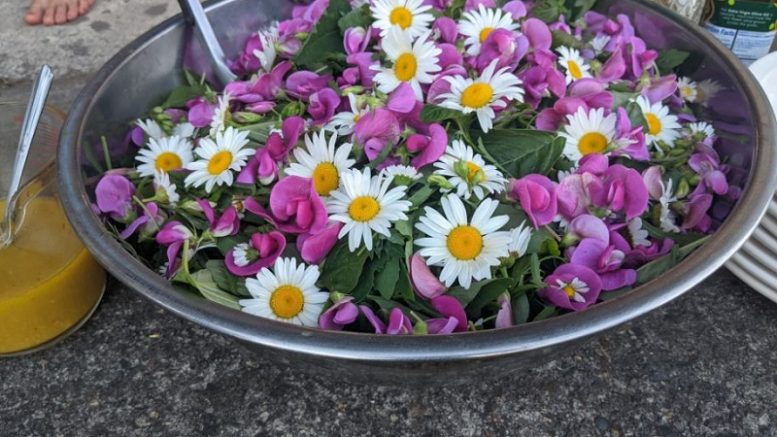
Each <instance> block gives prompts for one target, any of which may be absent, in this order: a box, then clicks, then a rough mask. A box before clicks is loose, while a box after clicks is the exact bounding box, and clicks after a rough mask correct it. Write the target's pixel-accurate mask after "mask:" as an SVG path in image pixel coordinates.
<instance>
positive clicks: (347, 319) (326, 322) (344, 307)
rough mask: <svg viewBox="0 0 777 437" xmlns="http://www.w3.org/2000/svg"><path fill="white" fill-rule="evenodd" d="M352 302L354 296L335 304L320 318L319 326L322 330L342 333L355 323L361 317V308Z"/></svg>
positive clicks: (345, 297) (344, 298)
mask: <svg viewBox="0 0 777 437" xmlns="http://www.w3.org/2000/svg"><path fill="white" fill-rule="evenodd" d="M352 301H353V296H344V297H343V298H341V299H340V300H338V301H337V302H335V304H334V305H332V306H331V307H329V308H328V309H327V310H326V311H324V312H323V313H322V314H321V316H320V317H319V318H318V326H319V327H320V328H322V329H329V330H332V331H341V330H342V329H343V328H345V326H346V325H350V324H351V323H353V322H355V321H356V318H357V317H358V316H359V308H358V307H357V306H356V305H355V304H354V303H353V302H352Z"/></svg>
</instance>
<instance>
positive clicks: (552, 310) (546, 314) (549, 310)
mask: <svg viewBox="0 0 777 437" xmlns="http://www.w3.org/2000/svg"><path fill="white" fill-rule="evenodd" d="M556 313H558V308H556V307H553V306H550V307H545V308H544V309H543V310H542V311H540V312H539V313H538V314H537V315H536V316H534V320H532V321H533V322H539V321H540V320H545V319H549V318H551V317H553V316H555V315H556Z"/></svg>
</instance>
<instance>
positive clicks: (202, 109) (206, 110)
mask: <svg viewBox="0 0 777 437" xmlns="http://www.w3.org/2000/svg"><path fill="white" fill-rule="evenodd" d="M186 107H187V108H189V113H188V115H187V116H186V118H187V120H189V123H191V124H192V126H194V127H197V128H200V127H205V126H210V122H211V121H212V120H213V113H214V111H215V110H216V104H215V103H210V102H208V101H207V100H205V98H204V97H197V98H196V99H192V100H189V101H188V102H186Z"/></svg>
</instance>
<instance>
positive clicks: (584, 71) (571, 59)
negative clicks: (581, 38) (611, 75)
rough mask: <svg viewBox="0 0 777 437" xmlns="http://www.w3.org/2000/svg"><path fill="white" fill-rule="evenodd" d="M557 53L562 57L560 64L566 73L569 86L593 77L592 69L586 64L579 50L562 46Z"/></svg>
mask: <svg viewBox="0 0 777 437" xmlns="http://www.w3.org/2000/svg"><path fill="white" fill-rule="evenodd" d="M557 51H558V53H559V55H561V57H560V58H559V60H558V63H559V65H561V67H562V68H563V69H564V70H565V71H566V77H567V84H570V83H572V82H574V81H576V80H578V79H582V78H584V77H591V73H590V70H591V67H590V66H589V65H588V64H586V63H585V60H583V57H582V56H580V52H579V51H578V50H577V49H573V48H571V47H565V46H561V47H559V48H558V49H557Z"/></svg>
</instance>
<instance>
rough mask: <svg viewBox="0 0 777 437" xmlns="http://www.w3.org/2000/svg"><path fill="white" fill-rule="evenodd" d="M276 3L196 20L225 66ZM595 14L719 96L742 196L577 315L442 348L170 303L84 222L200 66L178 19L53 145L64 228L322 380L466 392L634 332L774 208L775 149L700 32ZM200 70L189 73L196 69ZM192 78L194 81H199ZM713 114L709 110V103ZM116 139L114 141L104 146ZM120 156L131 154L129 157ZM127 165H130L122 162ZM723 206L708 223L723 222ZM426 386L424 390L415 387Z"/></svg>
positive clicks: (191, 312) (160, 300)
mask: <svg viewBox="0 0 777 437" xmlns="http://www.w3.org/2000/svg"><path fill="white" fill-rule="evenodd" d="M290 7H291V5H290V4H289V3H287V2H285V1H281V0H261V1H260V0H223V1H219V2H215V3H211V4H209V5H208V6H207V8H206V9H207V12H208V16H209V17H210V18H211V20H212V22H213V26H214V28H215V29H216V32H217V33H218V34H219V36H220V38H221V40H222V42H223V45H224V49H225V52H226V53H227V54H231V55H233V56H234V55H235V54H237V53H238V52H239V50H240V48H241V46H242V44H243V42H244V40H245V38H246V36H247V35H248V33H249V32H250V31H252V30H256V29H258V28H259V27H260V26H261V25H262V24H265V23H267V22H268V21H269V20H270V19H277V18H283V17H285V16H288V14H289V11H290ZM597 9H598V10H600V11H603V12H609V13H612V14H614V13H624V14H627V15H628V16H630V17H632V20H633V22H634V23H635V27H636V28H637V33H638V35H639V36H641V37H643V38H644V39H645V40H646V41H647V42H648V43H649V45H652V46H653V47H658V48H664V47H676V48H680V49H686V50H691V51H693V52H695V53H696V56H695V60H694V61H693V62H692V66H693V67H694V71H692V72H689V74H690V75H691V76H692V77H694V78H695V79H697V80H701V79H705V78H714V79H715V80H717V81H718V82H719V83H721V84H722V85H724V87H726V88H727V90H726V91H724V92H722V93H721V96H720V99H719V100H718V101H717V102H718V104H716V105H711V107H710V117H712V118H713V119H714V120H715V122H716V127H717V128H719V129H723V130H730V131H731V132H734V133H735V134H737V135H739V137H740V138H741V139H742V141H741V142H735V141H724V144H723V145H722V147H721V154H722V155H723V156H724V157H725V158H726V159H727V160H728V162H729V163H730V164H731V167H732V170H731V173H730V174H731V178H732V180H733V181H734V182H736V183H739V184H741V185H742V186H743V187H744V191H743V195H742V197H741V198H740V199H739V201H738V205H737V208H736V209H735V210H733V211H732V212H731V214H730V215H729V216H728V218H727V219H726V220H725V222H724V223H723V224H722V226H721V228H720V230H719V231H718V232H717V233H716V234H715V235H714V236H713V237H712V238H711V239H710V240H709V241H708V242H707V243H706V244H705V245H704V246H703V247H702V248H701V249H700V250H698V251H696V252H695V253H693V254H692V255H691V256H689V257H688V258H687V259H686V260H685V261H683V262H682V263H681V264H679V265H678V266H676V267H674V268H673V269H671V270H670V271H668V272H667V273H666V274H665V275H662V276H661V277H660V278H657V279H655V280H654V281H652V282H650V283H648V284H645V285H642V286H640V287H638V288H637V289H635V290H634V291H633V292H631V293H628V294H626V295H624V296H622V297H619V298H616V299H612V300H610V301H607V302H604V303H601V304H598V305H596V306H594V307H592V308H590V309H588V310H587V311H584V312H580V313H574V314H567V315H564V316H561V317H556V318H553V319H550V320H546V321H542V322H537V323H530V324H526V325H522V326H517V327H513V328H510V329H503V330H494V331H487V332H478V333H462V334H456V335H449V336H426V337H423V336H421V337H418V336H408V337H392V336H375V335H368V334H355V333H338V332H325V331H320V330H317V329H307V328H301V327H297V326H292V325H287V324H282V323H278V322H274V321H270V320H265V319H261V318H257V317H254V316H250V315H248V314H243V313H240V312H238V311H234V310H231V309H228V308H225V307H221V306H219V305H216V304H213V303H210V302H207V301H205V300H204V299H202V298H199V297H197V296H194V295H189V294H186V293H181V292H179V291H176V290H174V289H173V288H172V287H171V286H170V284H168V282H167V281H166V280H164V279H163V278H162V277H160V276H158V275H157V274H156V273H155V272H153V271H152V270H150V269H148V268H147V267H145V266H144V265H143V264H141V263H140V262H139V261H138V260H136V259H135V258H133V257H132V256H131V255H130V254H129V253H128V252H127V251H125V250H124V249H123V248H122V246H121V245H120V244H119V243H118V242H117V241H116V240H114V239H113V238H112V237H111V235H110V234H108V233H107V232H106V230H105V228H104V227H103V225H102V224H101V222H100V220H99V219H98V218H97V217H96V216H95V214H94V213H93V212H92V210H91V208H90V195H91V191H92V189H91V188H90V185H91V184H94V182H95V175H96V174H97V173H96V171H95V169H94V168H93V167H92V166H91V164H90V162H92V161H93V159H91V160H90V156H91V157H92V158H93V157H94V156H95V154H99V153H100V152H99V150H100V149H99V147H97V145H99V138H100V136H101V135H109V138H111V139H112V141H114V142H113V143H111V144H112V147H111V154H112V155H114V156H113V159H114V162H117V161H120V160H122V159H124V160H125V162H126V159H127V156H128V154H127V153H126V150H125V149H124V148H123V147H122V144H126V141H125V142H124V143H122V141H121V139H122V138H123V135H125V134H126V132H127V130H128V126H129V124H128V123H129V122H130V121H132V120H134V119H135V118H137V117H138V116H139V115H141V114H143V113H144V112H145V111H146V110H147V109H148V108H149V107H150V106H152V105H153V104H155V103H158V102H159V101H160V99H162V98H164V95H165V94H166V93H167V92H169V91H170V90H171V89H172V88H173V87H174V86H176V85H177V84H178V83H180V80H181V78H180V76H181V75H180V71H181V68H182V65H184V63H185V62H186V65H187V66H189V67H192V66H193V65H194V62H193V61H194V60H196V59H197V58H198V57H201V56H198V54H200V53H201V50H200V48H199V47H198V44H197V42H196V41H194V38H192V35H191V31H190V30H189V29H188V28H187V26H186V25H185V23H184V21H183V19H182V18H181V17H180V16H178V17H174V18H172V19H170V20H168V21H166V22H164V23H162V24H160V25H159V26H157V27H155V28H154V29H152V30H151V31H149V32H148V33H146V34H145V35H143V36H141V37H140V38H138V39H137V40H135V41H134V42H132V43H131V44H130V45H128V46H127V47H125V48H124V49H123V50H122V51H120V52H119V53H118V54H116V56H114V57H113V58H112V59H111V60H110V61H108V63H107V64H106V65H105V66H104V67H103V68H102V69H101V70H100V71H99V72H98V73H97V74H96V76H95V77H94V78H93V79H92V80H91V81H90V82H89V84H88V85H87V86H86V87H85V88H84V90H83V91H82V92H81V94H80V95H79V97H78V98H77V99H76V101H75V103H74V105H73V107H72V109H71V112H70V114H69V116H68V118H67V120H66V123H65V126H64V128H63V131H62V135H61V138H60V142H61V144H60V150H59V156H58V158H59V177H60V183H61V187H60V188H61V193H62V196H63V199H64V204H65V207H66V210H67V213H68V216H69V218H70V220H71V221H72V223H73V226H74V227H75V229H76V230H77V232H78V233H79V234H80V235H81V237H82V238H83V239H84V242H85V244H86V246H87V247H88V248H89V249H90V250H91V251H92V252H93V253H94V254H95V255H96V257H97V258H98V260H100V261H101V262H102V263H103V264H104V265H105V267H106V268H107V269H108V270H109V271H110V272H111V273H112V274H113V275H114V276H116V277H117V278H118V279H119V280H121V281H122V282H124V283H125V284H127V285H128V286H129V287H131V288H132V289H134V290H136V291H138V292H139V293H141V294H142V295H144V296H145V297H147V298H148V299H150V300H152V301H154V302H156V303H157V304H159V305H161V306H162V307H164V308H166V309H167V310H169V311H171V312H173V313H175V314H177V315H179V316H181V317H184V318H186V319H188V320H191V321H193V322H195V323H198V324H200V325H203V326H206V327H208V328H210V329H213V330H215V331H218V332H220V333H223V334H226V335H228V336H231V337H233V338H235V339H237V340H239V341H241V342H243V343H244V344H246V345H248V346H250V347H252V348H256V349H257V350H258V351H260V352H261V353H262V354H264V355H266V356H269V357H272V358H273V359H276V360H280V361H282V362H285V363H288V364H289V365H291V364H294V363H300V362H301V363H306V364H307V365H306V366H305V367H307V369H309V370H314V369H323V370H325V372H327V371H329V373H330V374H334V373H340V374H343V373H347V374H349V375H360V376H362V377H364V378H379V380H381V381H394V382H397V381H410V380H412V378H414V377H422V378H429V377H434V376H436V377H438V378H440V379H441V378H443V377H444V378H446V380H466V379H467V378H470V377H472V376H477V377H482V376H484V375H487V374H501V373H504V372H506V371H509V370H510V369H519V368H522V367H526V366H530V365H536V364H537V363H538V362H541V361H542V360H543V359H544V357H545V356H547V355H548V354H550V353H552V352H556V351H563V350H566V349H569V348H570V347H572V346H573V345H575V344H578V343H580V340H582V339H583V338H586V337H589V336H592V335H594V334H597V333H600V332H602V331H604V330H607V329H609V328H612V327H614V326H617V325H619V324H622V323H624V322H627V321H629V320H632V319H634V318H636V317H638V316H641V315H643V314H645V313H647V312H648V311H651V310H653V309H655V308H657V307H659V306H661V305H663V304H665V303H667V302H669V301H670V300H672V299H674V298H676V297H677V296H679V295H680V294H682V293H683V292H685V291H687V290H688V289H689V288H691V287H692V286H694V285H695V284H698V283H699V282H700V281H701V280H702V279H704V278H705V277H706V276H708V275H709V274H711V273H712V272H713V271H715V270H716V269H717V268H719V267H720V266H721V265H722V264H723V263H724V262H725V261H726V260H727V259H728V258H729V256H731V255H732V254H733V253H734V252H735V251H736V250H737V249H738V248H739V246H740V245H741V244H742V243H743V242H744V241H745V239H746V238H747V237H748V236H749V235H750V233H751V231H752V230H753V229H754V227H755V226H756V224H757V223H758V221H759V219H760V217H761V216H762V214H763V212H764V210H765V209H766V206H767V204H768V202H769V200H770V199H771V197H772V187H773V186H774V182H775V175H776V174H777V173H776V172H777V155H776V154H775V150H774V147H772V146H773V145H774V141H775V138H777V133H775V126H774V123H773V122H772V116H771V109H770V107H769V105H768V104H767V102H766V99H765V97H764V95H763V92H762V91H761V89H760V88H759V87H758V85H757V84H756V82H755V80H754V79H753V78H752V76H751V75H750V74H749V72H748V71H747V70H746V68H744V67H743V66H742V64H740V63H739V62H738V61H737V60H736V59H735V58H734V57H733V56H732V55H731V54H730V52H728V51H727V50H726V49H725V48H723V47H722V46H721V45H720V44H718V43H717V41H715V40H714V39H713V38H712V37H711V36H709V35H708V34H706V33H705V32H704V31H703V30H701V29H700V28H699V27H697V26H694V25H692V24H691V23H690V22H688V21H686V20H684V19H683V18H681V17H679V16H678V15H675V14H674V13H672V12H670V11H668V10H667V9H664V8H663V7H661V6H658V5H656V4H654V3H652V2H641V1H637V0H622V1H615V0H605V1H600V2H599V3H598V5H597ZM203 67H205V66H202V65H200V66H194V68H195V69H197V68H199V69H202V68H203ZM203 71H204V70H203ZM721 102H722V103H723V104H720V103H721ZM111 133H115V134H116V136H115V137H110V134H111ZM130 155H131V154H130ZM130 158H131V157H130ZM731 207H732V205H731V204H726V203H725V202H722V203H719V204H716V205H715V208H714V210H715V211H716V214H717V215H718V216H720V217H724V216H725V215H726V213H727V212H728V211H729V210H730V209H731ZM427 381H428V379H427Z"/></svg>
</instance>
